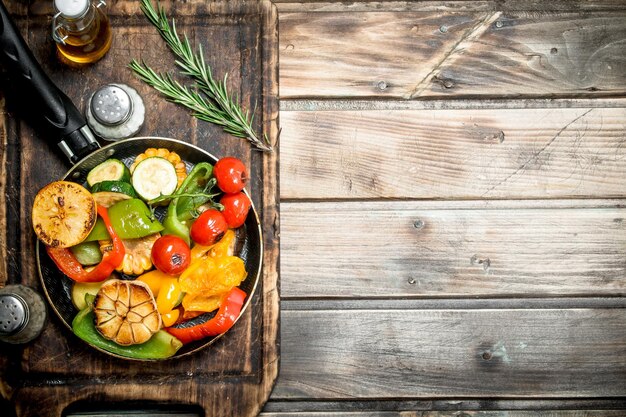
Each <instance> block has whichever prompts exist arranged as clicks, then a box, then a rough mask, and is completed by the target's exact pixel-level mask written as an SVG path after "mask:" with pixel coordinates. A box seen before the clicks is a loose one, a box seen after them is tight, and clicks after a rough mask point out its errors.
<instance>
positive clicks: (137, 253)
mask: <svg viewBox="0 0 626 417" xmlns="http://www.w3.org/2000/svg"><path fill="white" fill-rule="evenodd" d="M160 236H161V235H160V234H159V233H155V234H152V235H148V236H144V237H140V238H138V239H122V243H123V245H124V250H125V252H126V254H125V255H124V260H123V261H122V263H121V264H120V265H119V266H118V267H117V268H115V270H116V271H118V272H123V273H125V274H127V275H140V274H143V273H144V272H146V271H147V270H149V269H150V268H152V259H151V257H150V255H151V253H152V246H153V245H154V242H155V241H156V240H157V239H158V238H159V237H160ZM100 250H101V251H102V253H107V252H108V251H110V250H111V241H110V240H102V241H100Z"/></svg>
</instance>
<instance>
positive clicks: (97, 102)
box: [90, 84, 133, 126]
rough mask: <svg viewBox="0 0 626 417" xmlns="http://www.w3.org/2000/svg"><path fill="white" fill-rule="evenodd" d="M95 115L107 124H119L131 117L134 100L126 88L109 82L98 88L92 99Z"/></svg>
mask: <svg viewBox="0 0 626 417" xmlns="http://www.w3.org/2000/svg"><path fill="white" fill-rule="evenodd" d="M90 106H91V113H92V114H93V117H94V118H95V119H96V120H97V121H98V122H100V123H102V124H103V125H106V126H117V125H121V124H122V123H124V122H125V121H126V120H128V118H129V117H130V114H131V112H132V110H133V102H132V100H131V99H130V96H129V95H128V93H127V92H126V91H124V89H122V88H120V87H118V86H117V85H115V84H107V85H105V86H103V87H101V88H100V89H99V90H97V91H96V92H95V93H94V94H93V97H92V99H91V103H90Z"/></svg>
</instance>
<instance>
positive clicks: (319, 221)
mask: <svg viewBox="0 0 626 417" xmlns="http://www.w3.org/2000/svg"><path fill="white" fill-rule="evenodd" d="M273 2H274V4H275V6H276V11H277V13H278V21H279V39H278V49H279V50H278V55H279V95H280V114H279V116H280V126H281V128H282V133H281V136H280V143H279V145H278V150H279V175H278V178H275V177H274V176H271V177H270V178H266V179H265V180H266V181H273V180H277V181H278V183H277V185H278V187H279V192H280V255H279V256H280V258H279V267H280V298H281V307H280V365H279V376H278V378H277V380H276V383H275V386H274V389H273V391H272V393H271V396H270V398H269V401H268V402H267V404H266V405H265V408H264V410H263V411H262V412H261V416H262V417H338V416H349V417H374V416H381V417H411V416H423V417H444V416H445V417H474V416H479V417H531V416H540V417H547V416H550V417H583V416H584V417H587V416H611V417H617V416H625V415H626V298H624V296H625V295H626V181H625V176H626V2H624V1H623V0H604V1H584V0H578V1H564V0H552V1H547V2H541V1H536V0H521V1H512V0H494V1H462V0H461V1H417V2H405V1H362V2H352V1H326V2H316V1H308V0H302V1H300V2H293V1H287V0H274V1H273ZM228 40H232V39H231V38H227V37H225V38H223V39H222V41H224V42H226V41H228ZM234 43H235V41H234V40H233V45H234ZM239 46H241V45H239ZM233 48H235V49H236V45H234V46H233ZM241 56H242V57H245V56H247V55H245V54H241ZM242 59H243V58H242ZM233 65H234V64H233ZM3 146H5V147H7V146H8V145H6V143H5V144H4V145H3ZM3 150H4V149H3ZM0 184H2V182H0ZM274 224H278V222H275V223H274ZM274 224H273V225H274ZM273 225H272V226H273ZM10 255H11V254H7V255H6V256H10ZM270 365H273V364H270ZM61 382H62V381H61ZM224 386H225V387H227V386H228V384H227V383H224ZM3 388H5V387H0V390H1V389H3ZM225 389H226V388H225ZM225 392H226V391H225ZM228 392H230V391H228ZM195 395H198V396H199V397H201V394H198V393H196V394H195ZM224 397H225V400H224V401H233V402H236V401H237V398H233V397H232V396H228V395H226V394H224ZM51 401H52V400H51ZM234 409H236V407H234ZM206 415H207V417H208V416H209V414H206Z"/></svg>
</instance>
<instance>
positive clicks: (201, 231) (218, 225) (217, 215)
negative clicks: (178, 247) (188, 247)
mask: <svg viewBox="0 0 626 417" xmlns="http://www.w3.org/2000/svg"><path fill="white" fill-rule="evenodd" d="M227 230H228V223H226V219H225V218H224V215H223V214H222V213H221V212H220V211H218V210H215V209H210V210H207V211H205V212H204V213H202V214H201V215H200V217H198V218H197V219H196V221H195V222H193V224H192V225H191V239H193V241H194V242H196V243H197V244H199V245H203V246H209V245H212V244H214V243H217V242H219V241H220V240H221V239H222V237H224V234H225V233H226V231H227Z"/></svg>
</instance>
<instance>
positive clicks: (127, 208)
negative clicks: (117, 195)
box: [85, 198, 163, 242]
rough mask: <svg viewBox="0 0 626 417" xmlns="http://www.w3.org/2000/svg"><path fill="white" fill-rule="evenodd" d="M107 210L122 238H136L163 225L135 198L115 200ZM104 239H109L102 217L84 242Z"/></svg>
mask: <svg viewBox="0 0 626 417" xmlns="http://www.w3.org/2000/svg"><path fill="white" fill-rule="evenodd" d="M108 212H109V218H110V219H111V225H112V226H113V229H114V230H115V232H116V233H117V235H118V236H119V237H120V238H122V239H137V238H140V237H144V236H148V235H152V234H154V233H158V232H160V231H162V230H163V225H162V224H161V223H160V222H159V221H158V220H157V219H155V218H154V216H153V215H152V212H151V211H150V209H149V208H148V206H146V203H144V202H143V201H141V200H139V199H137V198H132V199H130V200H122V201H120V202H117V203H115V204H113V205H112V206H111V207H109V209H108ZM106 239H109V233H108V232H107V231H106V227H105V226H104V222H102V219H98V220H97V221H96V225H95V226H94V228H93V230H92V231H91V233H90V234H89V236H87V238H86V239H85V242H91V241H94V240H106Z"/></svg>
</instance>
